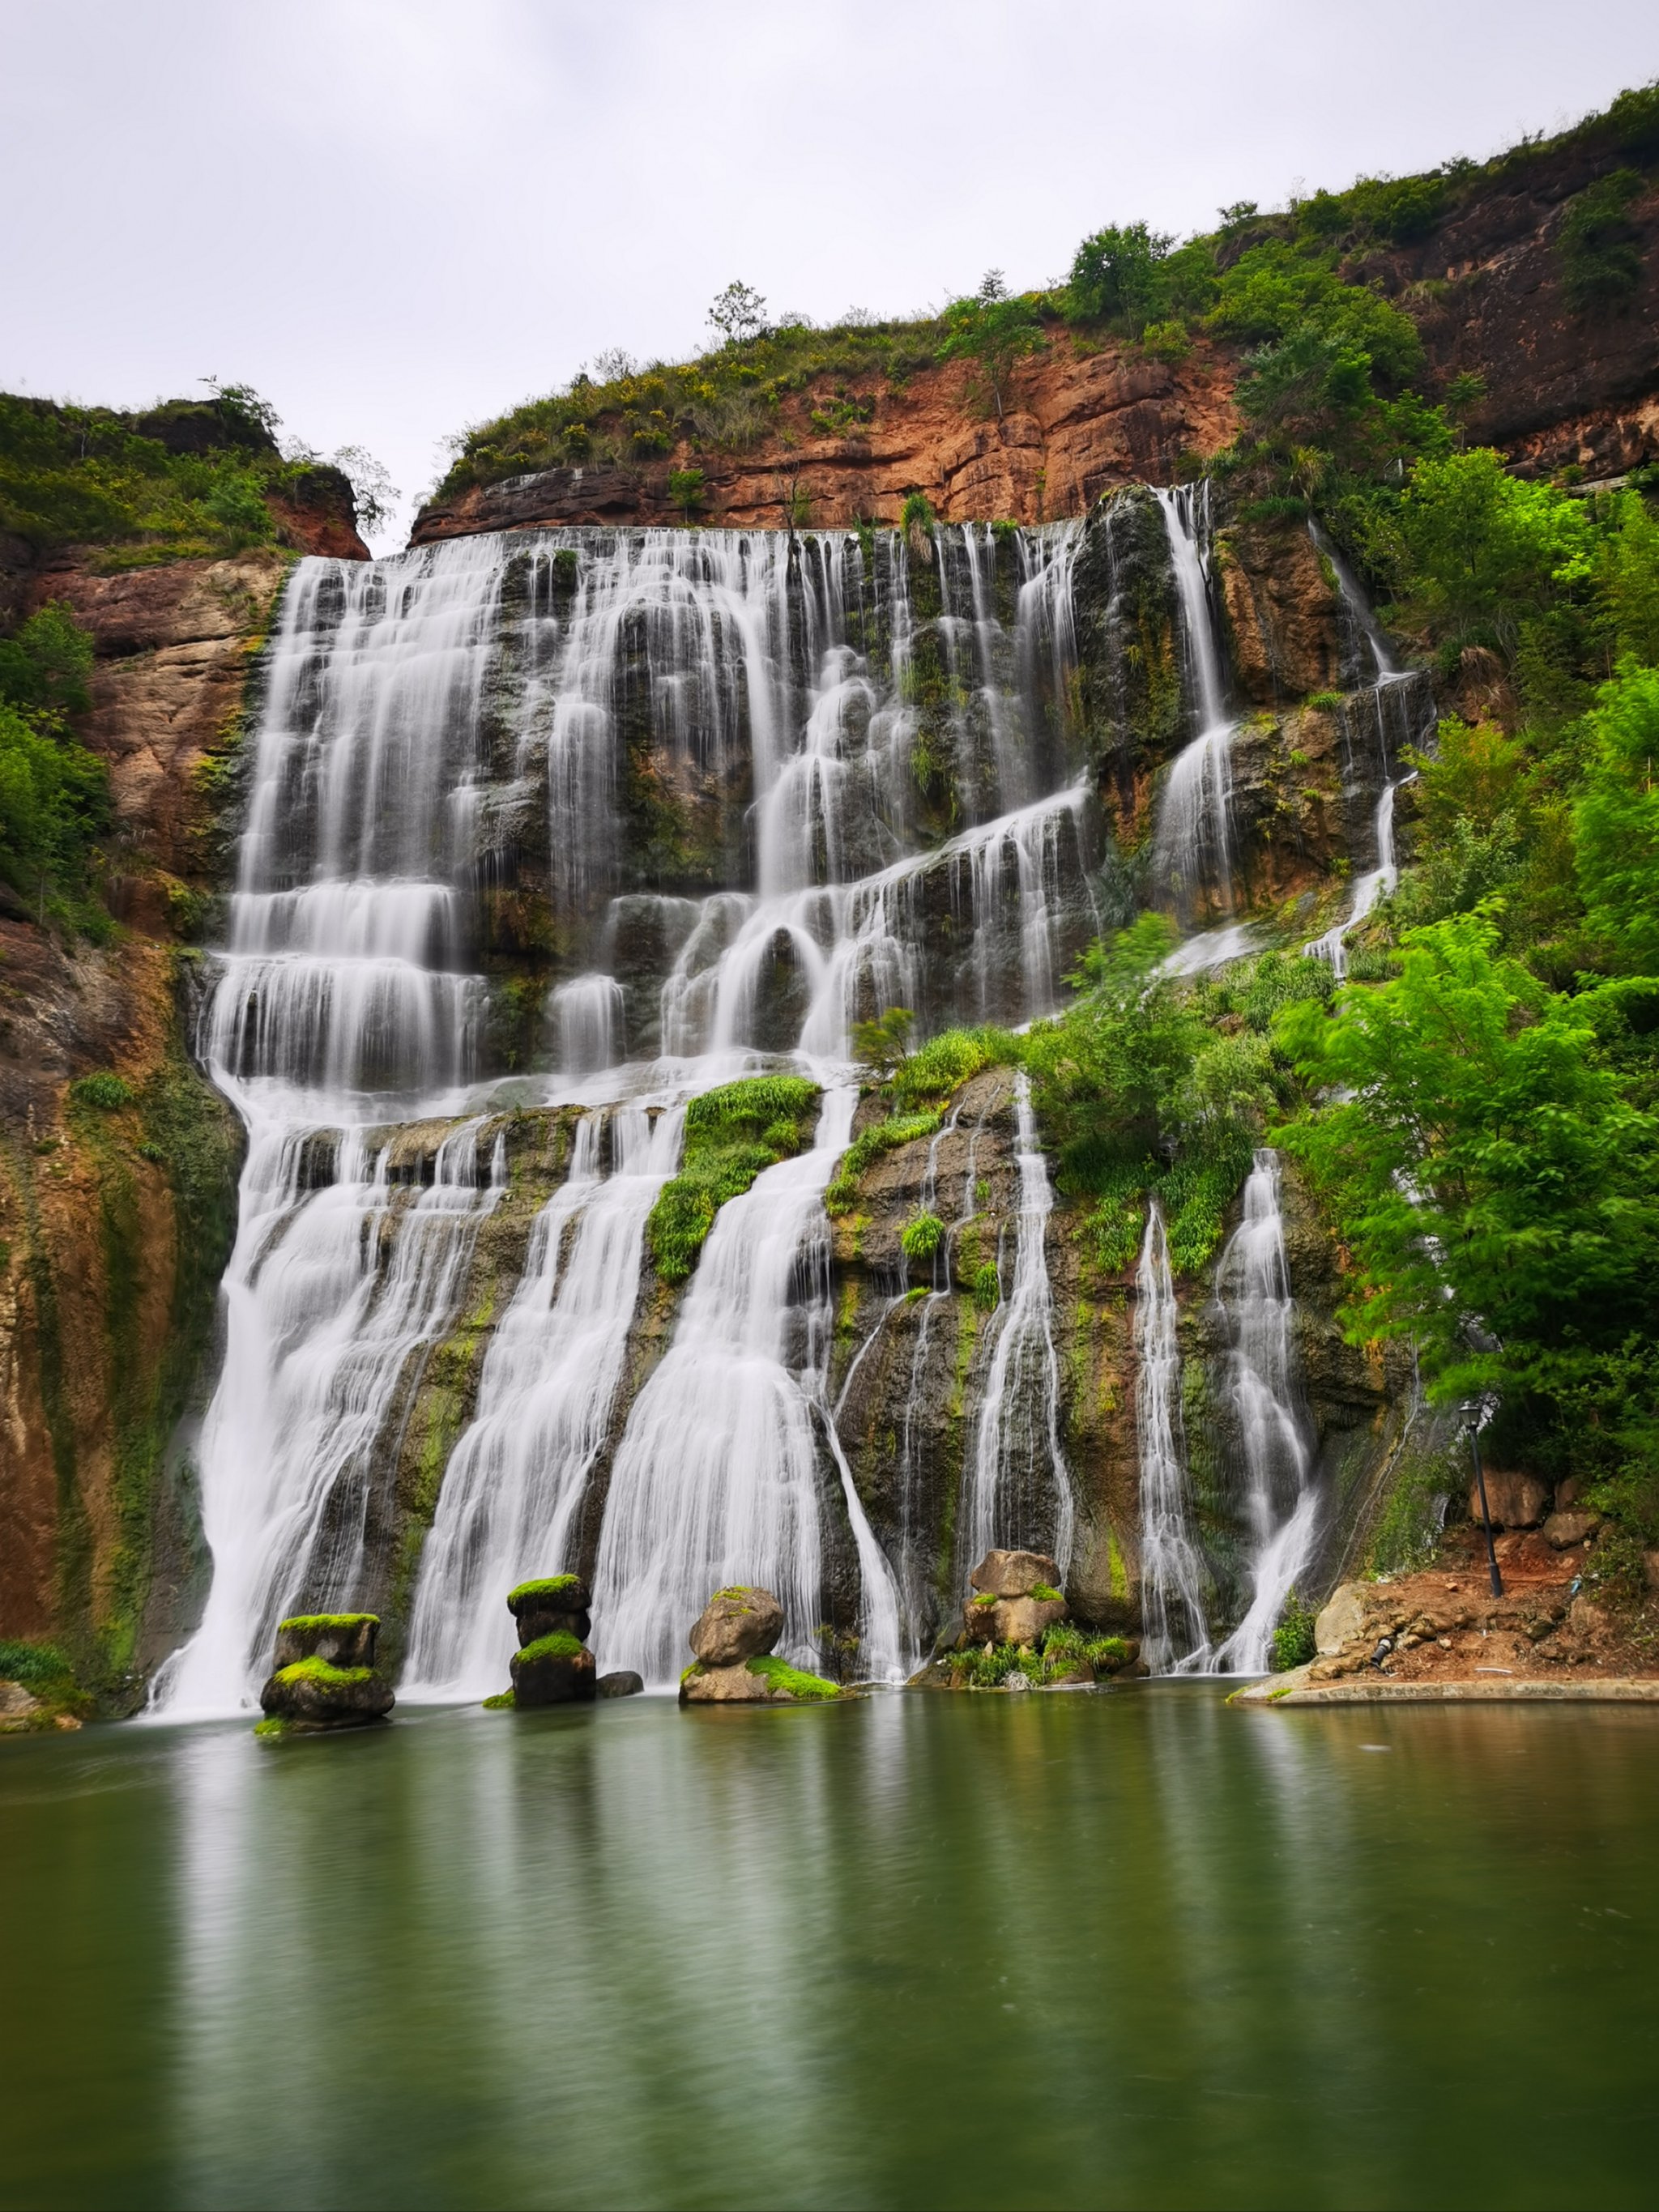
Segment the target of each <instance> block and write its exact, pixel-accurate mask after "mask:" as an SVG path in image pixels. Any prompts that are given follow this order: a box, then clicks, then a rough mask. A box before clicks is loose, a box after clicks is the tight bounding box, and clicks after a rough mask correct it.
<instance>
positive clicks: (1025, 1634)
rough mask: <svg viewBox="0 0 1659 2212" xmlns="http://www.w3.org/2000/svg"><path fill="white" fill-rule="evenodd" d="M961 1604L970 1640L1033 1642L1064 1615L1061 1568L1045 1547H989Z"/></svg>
mask: <svg viewBox="0 0 1659 2212" xmlns="http://www.w3.org/2000/svg"><path fill="white" fill-rule="evenodd" d="M970 1579H971V1581H972V1583H973V1586H974V1589H975V1592H976V1593H977V1595H975V1597H974V1598H972V1599H971V1600H970V1601H969V1604H968V1605H967V1606H966V1607H964V1608H963V1613H964V1620H965V1622H966V1627H965V1631H964V1632H965V1635H966V1638H967V1640H968V1641H969V1643H970V1644H1036V1643H1037V1642H1038V1640H1039V1639H1040V1638H1042V1636H1043V1635H1044V1634H1045V1633H1046V1632H1047V1631H1048V1630H1049V1629H1051V1628H1053V1627H1054V1626H1055V1624H1056V1623H1057V1622H1059V1621H1062V1620H1065V1618H1066V1600H1065V1598H1064V1597H1063V1596H1062V1595H1061V1594H1060V1569H1059V1567H1058V1566H1057V1565H1056V1564H1055V1563H1054V1560H1053V1559H1050V1558H1049V1557H1048V1554H1047V1553H1044V1552H987V1553H986V1554H985V1557H984V1558H983V1559H981V1561H980V1563H979V1565H977V1566H976V1567H975V1569H974V1571H973V1574H972V1576H971V1577H970Z"/></svg>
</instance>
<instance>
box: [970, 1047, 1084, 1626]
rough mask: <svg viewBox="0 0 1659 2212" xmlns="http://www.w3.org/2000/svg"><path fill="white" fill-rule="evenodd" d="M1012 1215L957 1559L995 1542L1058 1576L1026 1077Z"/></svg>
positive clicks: (1039, 1198) (1063, 1489) (1071, 1516)
mask: <svg viewBox="0 0 1659 2212" xmlns="http://www.w3.org/2000/svg"><path fill="white" fill-rule="evenodd" d="M1014 1109H1015V1116H1016V1123H1017V1128H1018V1137H1017V1146H1018V1150H1017V1154H1016V1158H1017V1163H1018V1169H1019V1215H1018V1222H1017V1225H1016V1240H1015V1247H1014V1279H1013V1285H1012V1289H1011V1290H1010V1291H1008V1292H1007V1294H1006V1296H1005V1297H1004V1299H1003V1301H1002V1304H1000V1306H999V1307H998V1308H997V1311H996V1315H995V1318H994V1326H995V1329H996V1337H995V1342H994V1346H993V1350H992V1353H991V1360H990V1366H989V1370H988V1372H987V1376H986V1382H985V1394H984V1396H983V1398H982V1399H981V1402H980V1410H979V1420H978V1423H977V1425H976V1428H975V1437H974V1444H973V1454H972V1457H971V1459H970V1461H969V1466H968V1471H967V1480H966V1485H965V1489H966V1495H965V1497H964V1498H963V1528H964V1531H965V1534H966V1542H965V1544H963V1545H961V1546H959V1547H958V1551H957V1559H958V1563H959V1565H960V1567H961V1570H962V1572H961V1575H960V1577H959V1579H960V1581H961V1583H962V1584H963V1590H964V1593H965V1591H966V1587H967V1580H968V1571H969V1569H970V1568H971V1567H973V1566H974V1565H975V1563H976V1562H977V1561H978V1560H979V1559H981V1558H982V1557H983V1556H984V1554H985V1553H987V1551H989V1550H990V1549H991V1547H993V1546H994V1545H1000V1546H1018V1547H1024V1548H1025V1549H1028V1550H1032V1551H1039V1552H1047V1553H1050V1554H1051V1555H1052V1556H1053V1558H1054V1559H1056V1560H1057V1561H1058V1562H1059V1565H1060V1571H1061V1572H1062V1573H1064V1572H1065V1570H1066V1566H1067V1565H1068V1564H1069V1562H1070V1559H1071V1556H1072V1539H1073V1531H1074V1524H1075V1519H1076V1509H1075V1505H1074V1503H1073V1496H1072V1483H1071V1476H1070V1474H1069V1472H1068V1471H1067V1468H1066V1455H1065V1452H1064V1451H1063V1449H1061V1446H1060V1354H1059V1352H1058V1351H1057V1349H1056V1348H1055V1344H1054V1294H1053V1291H1051V1289H1050V1287H1049V1283H1048V1250H1047V1237H1048V1216H1049V1214H1050V1213H1051V1212H1052V1211H1053V1209H1054V1191H1053V1189H1052V1188H1051V1186H1050V1184H1049V1181H1048V1162H1047V1161H1046V1160H1045V1158H1043V1155H1042V1151H1041V1150H1040V1148H1039V1146H1038V1144H1037V1135H1036V1115H1034V1114H1033V1112H1032V1110H1031V1085H1030V1078H1029V1077H1028V1076H1027V1074H1026V1073H1025V1071H1024V1068H1021V1069H1020V1071H1019V1073H1018V1075H1017V1076H1016V1077H1015V1079H1014Z"/></svg>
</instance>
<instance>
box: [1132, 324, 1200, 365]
mask: <svg viewBox="0 0 1659 2212" xmlns="http://www.w3.org/2000/svg"><path fill="white" fill-rule="evenodd" d="M1192 349H1193V341H1192V337H1191V334H1190V333H1189V331H1188V328H1187V325H1186V324H1185V323H1183V322H1182V320H1181V319H1180V318H1179V317H1178V316H1171V317H1170V318H1169V319H1168V320H1166V321H1164V322H1161V323H1148V324H1147V325H1146V329H1145V330H1144V331H1142V332H1141V333H1140V350H1141V351H1142V353H1144V354H1146V355H1149V356H1151V358H1152V360H1153V361H1168V362H1176V361H1185V360H1186V358H1187V356H1188V354H1189V353H1190V352H1191V351H1192Z"/></svg>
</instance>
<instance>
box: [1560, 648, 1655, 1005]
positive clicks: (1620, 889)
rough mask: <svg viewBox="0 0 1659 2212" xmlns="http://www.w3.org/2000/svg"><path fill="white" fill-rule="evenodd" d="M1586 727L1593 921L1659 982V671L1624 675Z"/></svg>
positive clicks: (1584, 847)
mask: <svg viewBox="0 0 1659 2212" xmlns="http://www.w3.org/2000/svg"><path fill="white" fill-rule="evenodd" d="M1583 728H1584V733H1585V736H1586V737H1587V738H1588V740H1589V748H1590V756H1589V764H1588V767H1587V769H1586V773H1585V778H1584V784H1583V791H1582V793H1581V794H1580V796H1579V798H1578V800H1577V805H1576V806H1575V809H1574V824H1573V826H1574V829H1575V832H1576V843H1577V874H1578V884H1579V889H1580V890H1581V891H1582V892H1583V899H1584V907H1585V915H1586V919H1587V921H1588V922H1589V927H1590V928H1591V930H1592V931H1594V932H1595V934H1596V935H1597V936H1599V937H1601V938H1604V939H1607V942H1608V943H1609V944H1610V945H1612V946H1613V949H1614V953H1615V957H1616V958H1617V960H1618V962H1619V963H1620V965H1621V966H1623V967H1624V968H1626V969H1627V970H1634V971H1635V972H1638V973H1640V974H1645V975H1659V790H1656V788H1655V784H1654V766H1655V763H1656V761H1659V668H1639V667H1637V666H1636V665H1634V664H1632V665H1628V666H1626V668H1625V669H1623V670H1622V671H1620V674H1619V675H1618V676H1617V677H1616V678H1614V679H1613V682H1612V683H1610V684H1604V685H1603V686H1602V687H1601V690H1600V692H1599V693H1598V694H1597V696H1596V704H1595V707H1594V708H1592V710H1591V711H1590V713H1589V714H1587V715H1586V716H1585V717H1584V724H1583Z"/></svg>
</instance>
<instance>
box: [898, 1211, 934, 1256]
mask: <svg viewBox="0 0 1659 2212" xmlns="http://www.w3.org/2000/svg"><path fill="white" fill-rule="evenodd" d="M944 1234H945V1224H944V1223H943V1222H942V1221H941V1220H940V1219H939V1216H938V1214H936V1213H919V1214H917V1216H916V1218H915V1220H914V1221H909V1222H907V1223H906V1224H905V1225H904V1228H903V1229H902V1231H901V1232H900V1235H899V1243H901V1244H902V1246H903V1248H904V1256H905V1258H906V1259H907V1260H931V1259H932V1258H933V1255H934V1253H935V1252H937V1251H938V1249H939V1240H940V1238H941V1237H943V1236H944Z"/></svg>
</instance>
